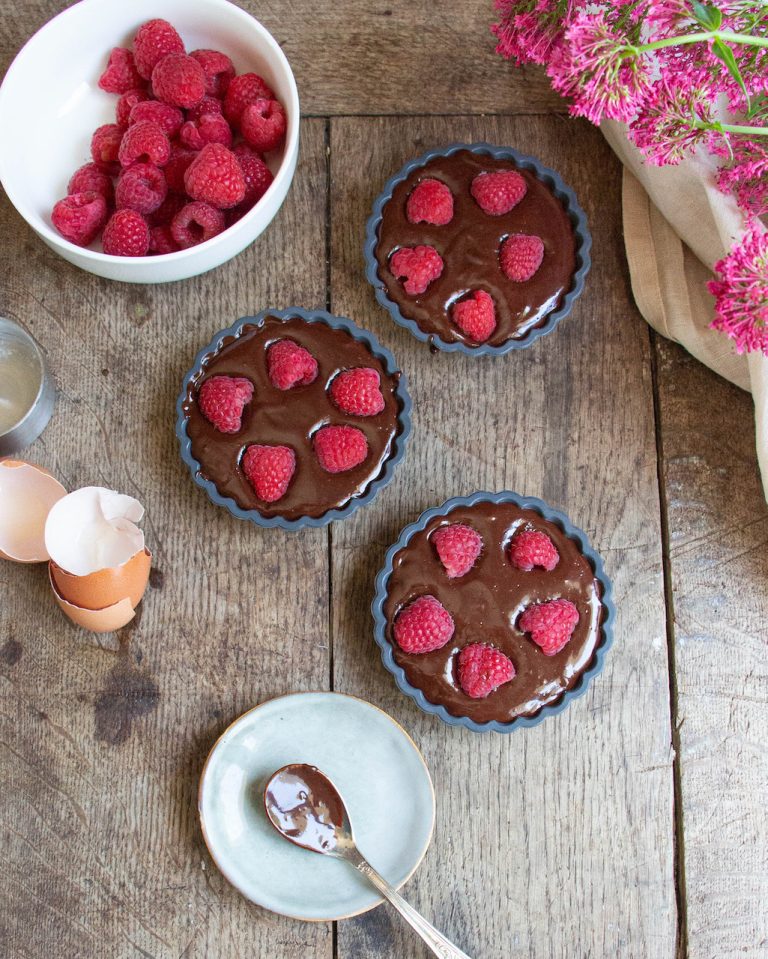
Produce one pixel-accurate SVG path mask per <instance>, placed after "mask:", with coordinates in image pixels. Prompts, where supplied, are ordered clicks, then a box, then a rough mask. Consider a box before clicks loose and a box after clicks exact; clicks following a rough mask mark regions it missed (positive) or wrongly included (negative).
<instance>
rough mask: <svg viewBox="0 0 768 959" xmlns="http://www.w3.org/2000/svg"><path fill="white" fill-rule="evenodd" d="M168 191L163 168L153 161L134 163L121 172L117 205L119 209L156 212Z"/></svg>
mask: <svg viewBox="0 0 768 959" xmlns="http://www.w3.org/2000/svg"><path fill="white" fill-rule="evenodd" d="M167 193H168V184H167V183H166V182H165V177H164V176H163V171H162V170H159V169H158V168H157V167H156V166H153V165H152V164H151V163H134V164H133V166H132V167H129V168H128V169H127V170H123V172H122V173H121V174H120V178H119V179H118V181H117V186H116V187H115V206H116V207H117V209H118V210H123V209H128V210H135V211H136V212H137V213H143V214H147V213H154V212H155V210H156V209H157V208H158V207H159V206H160V204H161V203H162V202H163V201H164V200H165V197H166V195H167Z"/></svg>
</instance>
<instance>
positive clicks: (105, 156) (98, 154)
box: [91, 123, 124, 172]
mask: <svg viewBox="0 0 768 959" xmlns="http://www.w3.org/2000/svg"><path fill="white" fill-rule="evenodd" d="M123 133H124V130H123V128H122V127H119V126H118V125H117V124H116V123H105V124H104V126H101V127H98V128H97V129H96V130H95V131H94V133H93V136H92V137H91V156H92V157H93V162H94V163H98V164H99V166H100V167H101V168H102V169H103V170H105V172H111V171H112V170H113V169H114V167H115V165H116V164H117V158H118V154H119V152H120V144H121V143H122V142H123Z"/></svg>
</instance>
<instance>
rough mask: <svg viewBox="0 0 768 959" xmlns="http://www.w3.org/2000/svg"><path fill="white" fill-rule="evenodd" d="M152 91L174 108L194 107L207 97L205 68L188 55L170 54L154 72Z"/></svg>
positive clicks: (159, 63) (158, 64)
mask: <svg viewBox="0 0 768 959" xmlns="http://www.w3.org/2000/svg"><path fill="white" fill-rule="evenodd" d="M152 91H153V92H154V94H155V96H156V97H157V99H158V100H162V101H163V103H170V105H171V106H173V107H185V108H186V107H194V106H195V105H196V104H198V103H199V102H200V101H201V100H202V99H203V97H204V96H205V74H204V73H203V68H202V67H201V66H200V64H199V63H198V62H197V60H193V59H192V57H188V56H187V55H186V53H169V54H168V56H167V57H163V59H162V60H160V61H159V62H158V63H157V65H156V66H155V69H154V70H153V71H152Z"/></svg>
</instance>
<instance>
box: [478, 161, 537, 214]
mask: <svg viewBox="0 0 768 959" xmlns="http://www.w3.org/2000/svg"><path fill="white" fill-rule="evenodd" d="M470 192H471V193H472V196H473V197H474V198H475V200H476V201H477V205H478V206H479V207H480V209H481V210H482V211H483V212H484V213H488V214H489V215H490V216H502V214H504V213H509V211H510V210H513V209H514V208H515V207H516V206H517V204H518V203H519V202H520V201H521V200H522V199H523V197H524V196H525V194H526V193H527V192H528V184H527V183H526V182H525V178H524V177H522V176H520V174H519V173H517V172H515V170H499V172H498V173H481V174H479V175H478V176H476V177H475V179H474V180H473V181H472V186H471V187H470Z"/></svg>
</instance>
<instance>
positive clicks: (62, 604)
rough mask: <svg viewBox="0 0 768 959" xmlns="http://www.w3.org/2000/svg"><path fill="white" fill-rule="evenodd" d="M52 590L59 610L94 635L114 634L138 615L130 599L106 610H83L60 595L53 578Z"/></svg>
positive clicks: (122, 600) (123, 600)
mask: <svg viewBox="0 0 768 959" xmlns="http://www.w3.org/2000/svg"><path fill="white" fill-rule="evenodd" d="M51 589H52V590H53V595H54V598H55V599H56V602H57V603H58V606H59V609H61V610H62V612H63V613H64V614H65V615H66V616H68V617H69V619H71V620H72V622H73V623H74V624H75V625H76V626H81V627H82V628H83V629H88V630H90V631H91V632H92V633H114V632H115V631H116V630H118V629H122V628H123V626H127V625H128V623H130V621H131V620H132V619H133V617H134V616H135V615H136V613H135V612H134V610H133V608H132V606H131V602H130V600H128V599H121V600H120V602H119V603H115V605H114V606H107V607H106V609H81V608H80V607H79V606H73V605H72V603H68V602H67V601H66V600H65V599H63V598H62V597H61V596H60V595H59V593H58V591H57V589H56V586H55V584H54V582H53V578H51Z"/></svg>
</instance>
